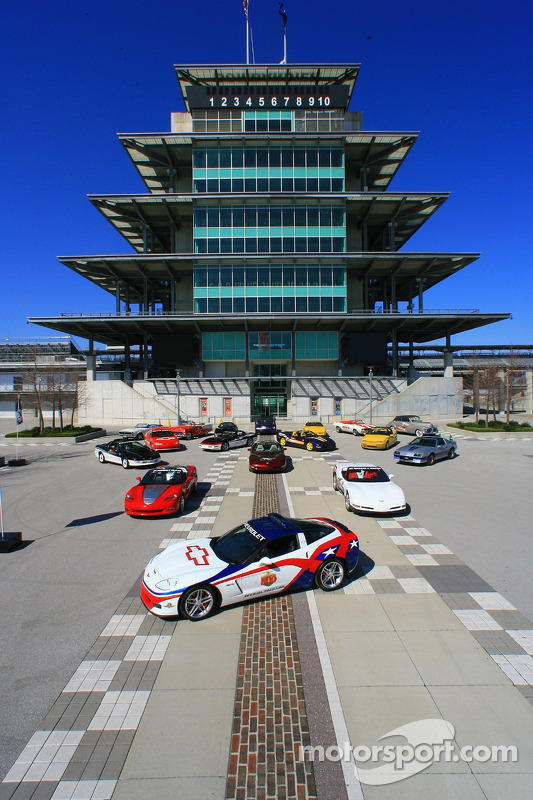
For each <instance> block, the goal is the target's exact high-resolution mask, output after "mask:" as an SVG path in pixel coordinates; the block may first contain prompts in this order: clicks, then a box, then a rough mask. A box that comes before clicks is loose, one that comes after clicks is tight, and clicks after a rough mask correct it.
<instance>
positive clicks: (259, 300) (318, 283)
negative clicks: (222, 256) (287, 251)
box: [194, 264, 346, 314]
mask: <svg viewBox="0 0 533 800" xmlns="http://www.w3.org/2000/svg"><path fill="white" fill-rule="evenodd" d="M194 311H195V313H197V314H221V313H259V314H261V313H267V314H268V313H282V312H288V313H291V312H303V313H305V312H315V313H316V312H340V313H343V312H345V311H346V268H345V267H344V266H333V265H331V264H298V266H295V265H292V264H290V265H287V264H247V265H246V266H242V265H231V264H228V265H224V266H214V265H213V266H208V267H205V266H196V267H194Z"/></svg>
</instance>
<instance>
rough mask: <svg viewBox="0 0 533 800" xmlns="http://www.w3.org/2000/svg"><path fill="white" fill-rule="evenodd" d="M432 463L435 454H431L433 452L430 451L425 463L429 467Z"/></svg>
mask: <svg viewBox="0 0 533 800" xmlns="http://www.w3.org/2000/svg"><path fill="white" fill-rule="evenodd" d="M434 463H435V456H434V455H433V453H430V454H429V456H428V459H427V465H428V467H431V465H432V464H434Z"/></svg>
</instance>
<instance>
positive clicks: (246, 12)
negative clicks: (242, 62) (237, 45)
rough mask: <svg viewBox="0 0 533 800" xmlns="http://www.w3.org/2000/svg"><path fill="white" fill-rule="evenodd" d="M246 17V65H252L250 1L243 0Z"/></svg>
mask: <svg viewBox="0 0 533 800" xmlns="http://www.w3.org/2000/svg"><path fill="white" fill-rule="evenodd" d="M242 4H243V6H244V16H245V17H246V63H247V64H249V63H250V20H249V19H248V0H242Z"/></svg>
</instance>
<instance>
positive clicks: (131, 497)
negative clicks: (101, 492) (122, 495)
mask: <svg viewBox="0 0 533 800" xmlns="http://www.w3.org/2000/svg"><path fill="white" fill-rule="evenodd" d="M126 500H133V495H132V494H129V492H128V494H127V495H126Z"/></svg>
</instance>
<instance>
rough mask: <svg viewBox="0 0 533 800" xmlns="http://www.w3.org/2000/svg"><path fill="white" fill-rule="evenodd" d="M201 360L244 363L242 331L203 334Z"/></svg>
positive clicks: (244, 342) (244, 353)
mask: <svg viewBox="0 0 533 800" xmlns="http://www.w3.org/2000/svg"><path fill="white" fill-rule="evenodd" d="M202 358H203V360H204V361H244V360H245V358H246V334H245V333H244V331H224V332H223V333H219V332H218V331H217V332H216V333H211V332H206V333H203V334H202Z"/></svg>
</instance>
